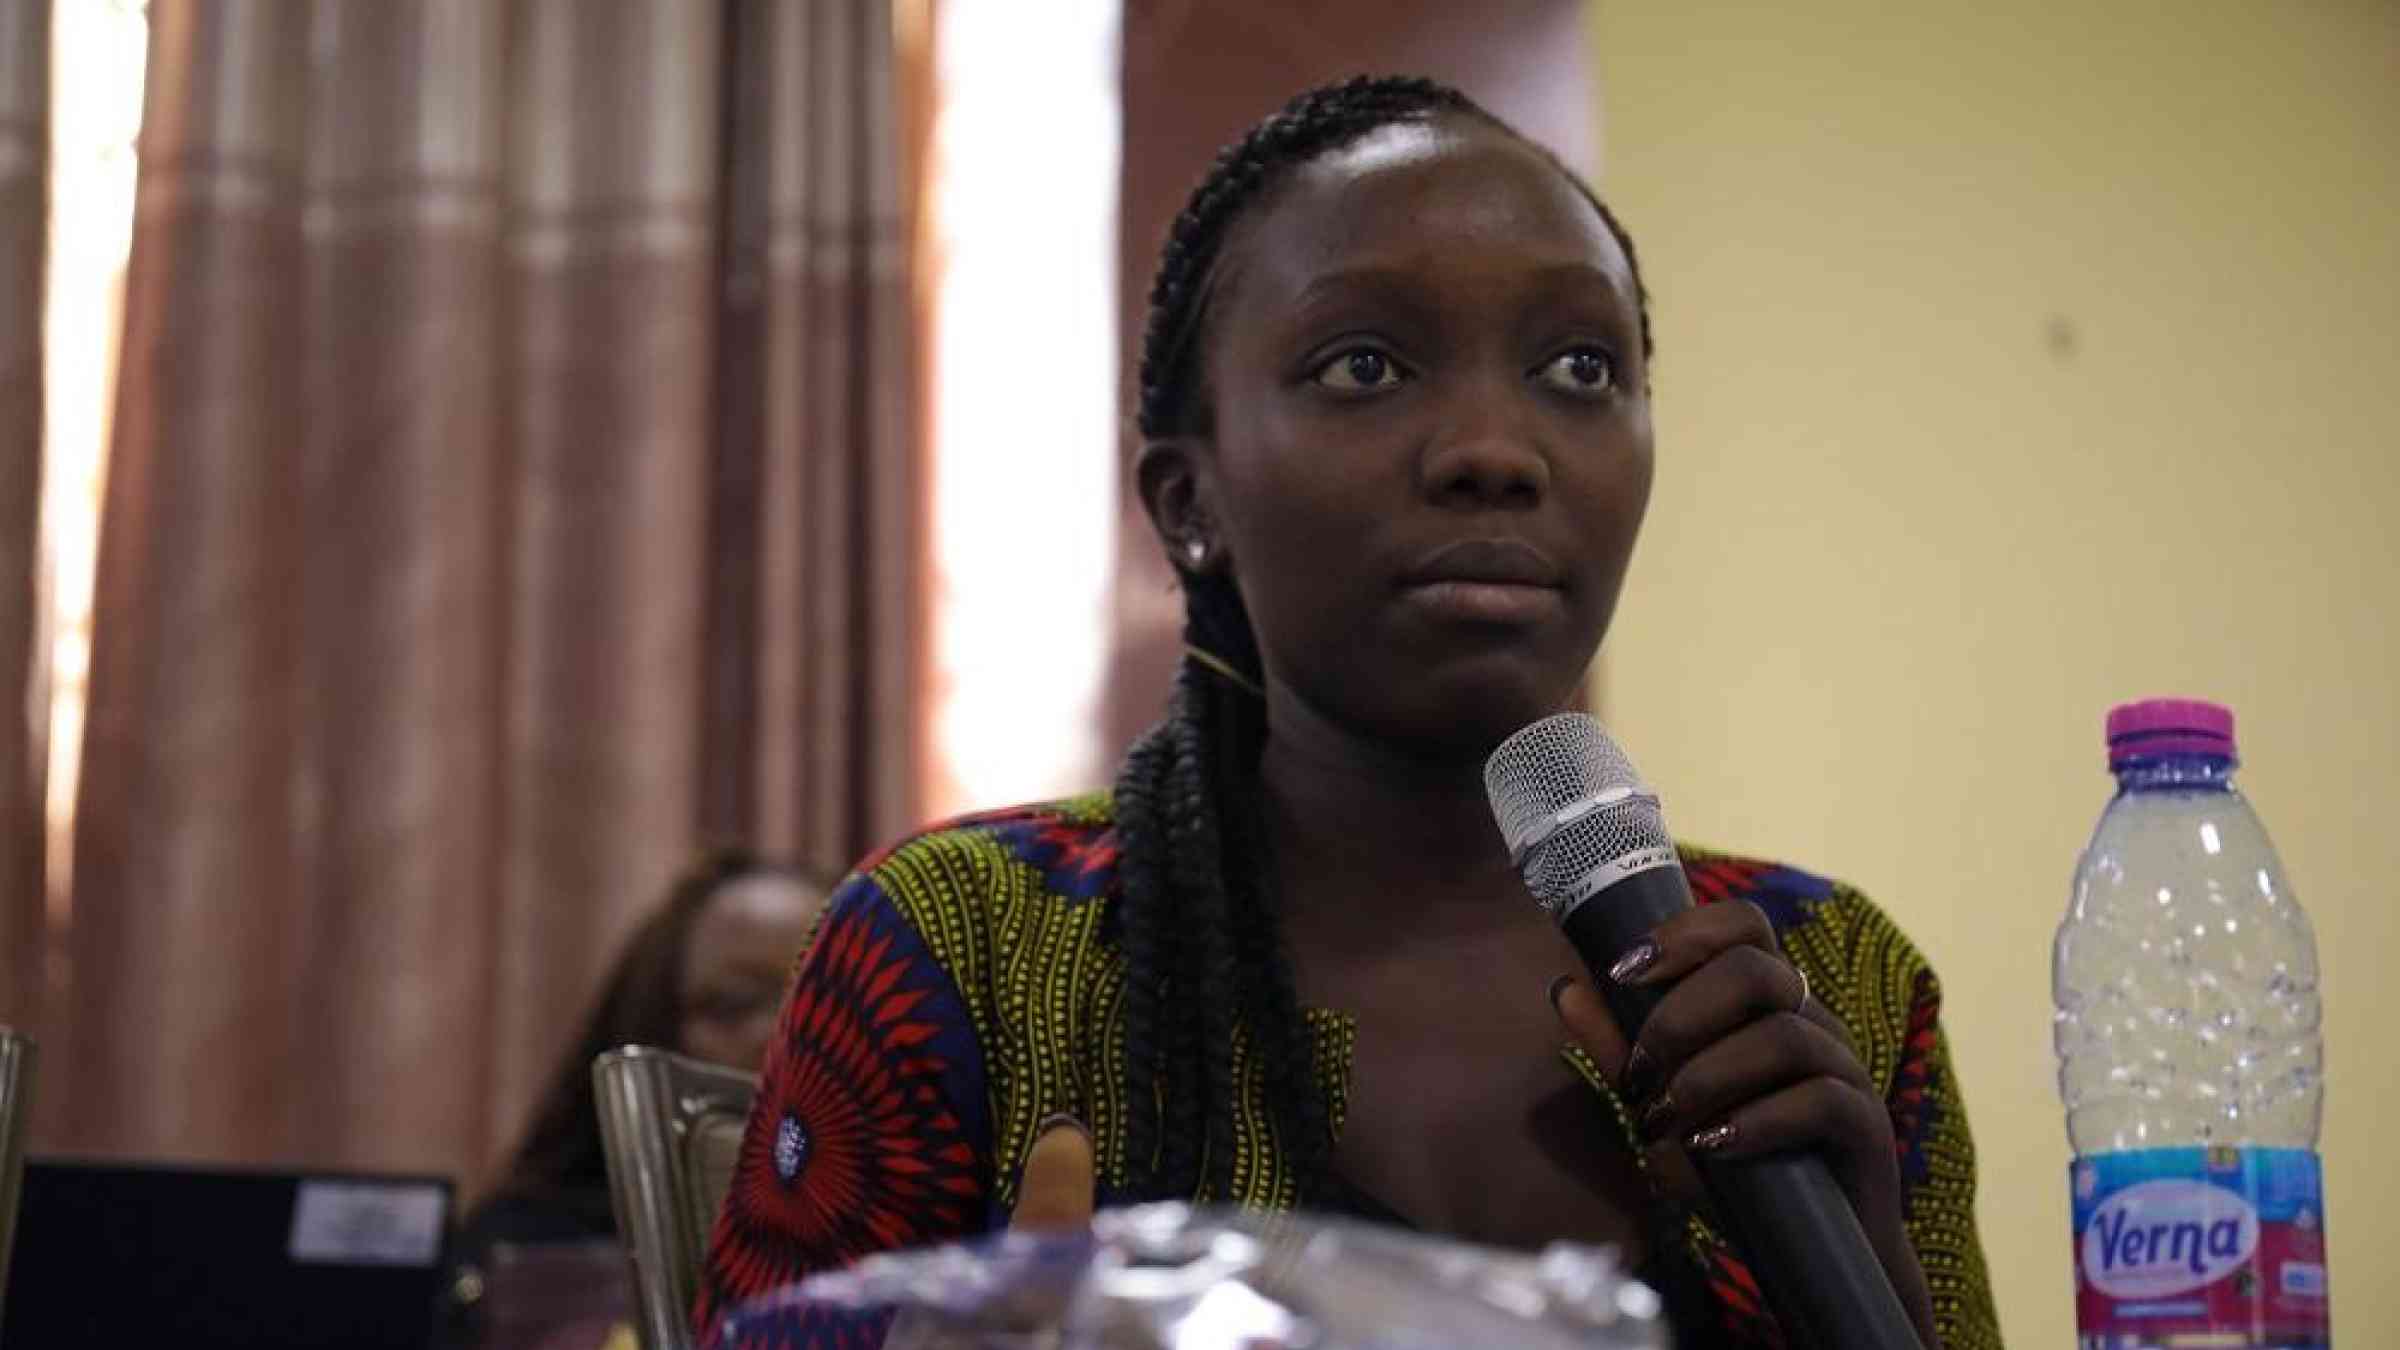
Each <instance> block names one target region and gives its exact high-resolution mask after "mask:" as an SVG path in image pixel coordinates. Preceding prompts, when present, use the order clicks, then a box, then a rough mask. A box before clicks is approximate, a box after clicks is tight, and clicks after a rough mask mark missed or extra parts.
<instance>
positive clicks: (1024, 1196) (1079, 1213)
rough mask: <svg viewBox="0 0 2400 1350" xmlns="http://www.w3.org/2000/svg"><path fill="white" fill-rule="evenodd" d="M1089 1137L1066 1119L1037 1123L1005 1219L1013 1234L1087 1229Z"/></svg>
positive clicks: (1091, 1190) (1092, 1181)
mask: <svg viewBox="0 0 2400 1350" xmlns="http://www.w3.org/2000/svg"><path fill="white" fill-rule="evenodd" d="M1097 1172H1098V1168H1097V1166H1096V1165H1095V1163H1094V1162H1093V1159H1092V1136H1091V1135H1090V1134H1089V1133H1087V1132H1086V1131H1085V1130H1084V1128H1083V1122H1082V1121H1079V1120H1076V1119H1075V1118H1073V1117H1072V1116H1053V1117H1051V1118H1050V1119H1048V1120H1046V1121H1044V1122H1042V1125H1041V1131H1040V1133H1039V1134H1037V1135H1036V1136H1035V1137H1034V1141H1033V1152H1032V1153H1031V1154H1030V1155H1028V1156H1027V1157H1026V1159H1025V1176H1024V1179H1023V1180H1021V1181H1020V1182H1018V1183H1017V1207H1016V1209H1015V1210H1014V1211H1012V1212H1011V1213H1010V1214H1009V1216H1008V1226H1009V1229H1010V1230H1011V1231H1013V1232H1030V1233H1056V1232H1072V1231H1074V1230H1076V1229H1081V1228H1088V1227H1090V1226H1091V1222H1092V1205H1093V1203H1094V1197H1095V1196H1096V1195H1097V1194H1098V1191H1099V1184H1098V1180H1097Z"/></svg>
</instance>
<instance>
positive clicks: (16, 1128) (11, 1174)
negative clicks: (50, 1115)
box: [0, 1027, 34, 1298]
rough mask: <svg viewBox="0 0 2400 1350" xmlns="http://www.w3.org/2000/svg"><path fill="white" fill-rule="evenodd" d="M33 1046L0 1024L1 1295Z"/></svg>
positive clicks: (13, 1230) (12, 1236)
mask: <svg viewBox="0 0 2400 1350" xmlns="http://www.w3.org/2000/svg"><path fill="white" fill-rule="evenodd" d="M33 1063H34V1046H33V1041H32V1040H31V1038H29V1037H25V1036H20V1035H18V1034H17V1033H16V1032H13V1031H10V1030H9V1029H8V1028H6V1027H0V1298H4V1297H5V1296H6V1295H7V1292H8V1254H9V1251H10V1250H11V1249H12V1248H13V1247H14V1246H15V1244H16V1239H17V1195H18V1190H19V1188H20V1187H21V1186H22V1185H23V1183H24V1180H25V1131H26V1129H27V1127H28V1125H29V1124H30V1122H31V1121H32V1118H33Z"/></svg>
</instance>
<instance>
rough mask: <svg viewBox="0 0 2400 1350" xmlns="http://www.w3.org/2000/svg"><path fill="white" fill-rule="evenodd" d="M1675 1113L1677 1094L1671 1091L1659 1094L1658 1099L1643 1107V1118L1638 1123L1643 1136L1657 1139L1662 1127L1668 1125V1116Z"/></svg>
mask: <svg viewBox="0 0 2400 1350" xmlns="http://www.w3.org/2000/svg"><path fill="white" fill-rule="evenodd" d="M1674 1114H1675V1094H1674V1093H1673V1092H1671V1091H1670V1092H1662V1093H1660V1094H1658V1100H1657V1101H1654V1102H1652V1103H1650V1104H1649V1105H1648V1106H1645V1107H1643V1108H1642V1118H1641V1120H1640V1122H1639V1124H1638V1128H1639V1129H1640V1130H1641V1133H1642V1137H1643V1138H1644V1139H1656V1138H1657V1137H1658V1135H1659V1131H1660V1129H1661V1128H1662V1127H1663V1126H1665V1125H1666V1123H1667V1117H1669V1116H1672V1115H1674Z"/></svg>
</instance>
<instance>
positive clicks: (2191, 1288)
mask: <svg viewBox="0 0 2400 1350" xmlns="http://www.w3.org/2000/svg"><path fill="white" fill-rule="evenodd" d="M2108 763H2109V769H2110V771H2111V772H2112V773H2114V774H2115V775H2116V779H2117V793H2116V796H2115V797H2114V798H2113V799H2112V800H2111V801H2110V802H2109V804H2108V809H2107V810H2105V811H2103V812H2102V813H2101V815H2100V824H2099V826H2098V827H2097V828H2096V829H2094V830H2093V832H2092V842H2091V844H2090V846H2089V847H2088V848H2086V849H2085V850H2084V854H2083V861H2082V863H2081V865H2080V866H2078V867H2077V868H2076V871H2075V892H2074V896H2073V899H2072V900H2071V901H2070V902H2069V904H2068V906H2067V917H2066V921H2065V922H2063V923H2061V924H2060V925H2059V928H2058V939H2057V942H2056V944H2055V946H2054V947H2053V949H2052V965H2051V987H2052V993H2053V996H2054V998H2055V1002H2056V1007H2057V1013H2056V1016H2055V1018H2054V1021H2053V1028H2052V1030H2053V1035H2054V1037H2055V1044H2056V1047H2057V1050H2058V1086H2059V1094H2060V1096H2061V1097H2062V1098H2063V1099H2064V1101H2065V1103H2066V1108H2067V1134H2068V1137H2069V1139H2070V1140H2071V1141H2072V1142H2073V1144H2074V1146H2075V1162H2074V1163H2073V1164H2072V1167H2071V1169H2070V1184H2071V1186H2072V1190H2073V1195H2074V1215H2075V1270H2076V1322H2077V1326H2078V1328H2079V1334H2080V1345H2081V1346H2082V1350H2132V1348H2133V1347H2166V1346H2187V1345H2188V1346H2203V1345H2205V1346H2275V1347H2327V1346H2330V1345H2331V1344H2332V1333H2331V1330H2330V1326H2331V1319H2330V1316H2329V1311H2328V1308H2329V1305H2328V1299H2327V1291H2326V1269H2325V1207H2324V1191H2323V1186H2322V1181H2321V1173H2320V1170H2319V1166H2318V1159H2317V1152H2316V1146H2317V1127H2318V1122H2319V1120H2320V1118H2321V1116H2322V1114H2323V1109H2324V1092H2325V1078H2324V1049H2323V1045H2322V1043H2321V1042H2320V1040H2319V1037H2318V1023H2319V1004H2318V993H2317V948H2316V937H2315V935H2314V934H2313V933H2312V932H2311V931H2310V928H2309V924H2308V918H2307V916H2306V915H2304V914H2302V913H2301V912H2300V905H2299V902H2298V901H2296V900H2294V899H2293V897H2292V892H2291V888H2290V887H2289V886H2287V885H2286V884H2285V882H2284V879H2283V866H2282V864H2281V863H2280V862H2278V861H2277V860H2276V857H2275V847H2274V845H2273V844H2271V843H2269V842H2268V840H2267V832H2266V828H2265V827H2264V826H2262V825H2261V824H2260V823H2259V819H2258V817H2257V815H2256V814H2254V813H2253V812H2252V811H2251V809H2250V803H2249V802H2248V801H2246V800H2244V799H2243V797H2242V794H2241V793H2240V792H2238V791H2236V790H2235V788H2234V785H2233V770H2234V766H2235V764H2236V763H2237V760H2236V758H2235V752H2234V739H2233V714H2232V713H2230V712H2228V711H2227V710H2226V709H2224V708H2222V707H2219V706H2217V705H2216V704H2213V703H2201V702H2196V701H2191V700H2184V699H2152V700H2148V701H2145V702H2140V703H2129V704H2126V705H2124V706H2122V707H2119V708H2116V709H2114V710H2112V711H2111V712H2110V713H2109V715H2108Z"/></svg>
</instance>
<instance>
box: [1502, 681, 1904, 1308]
mask: <svg viewBox="0 0 2400 1350" xmlns="http://www.w3.org/2000/svg"><path fill="white" fill-rule="evenodd" d="M1483 783H1484V790H1485V792H1486V793H1487V794H1488V795H1489V796H1490V798H1491V803H1492V815H1493V816H1494V817H1495V818H1496V819H1497V820H1498V821H1499V824H1500V834H1501V836H1502V838H1504V839H1506V840H1507V842H1508V855H1509V861H1510V863H1511V864H1512V865H1513V866H1515V867H1516V868H1517V870H1518V873H1519V874H1520V875H1522V876H1523V877H1524V878H1525V886H1526V889H1528V890H1530V891H1532V892H1533V898H1534V900H1535V901H1536V902H1538V903H1539V904H1540V905H1541V907H1542V908H1543V909H1544V910H1545V911H1547V912H1548V913H1549V915H1550V917H1551V918H1552V919H1554V920H1556V921H1557V923H1558V926H1559V927H1560V929H1562V930H1563V931H1564V932H1565V933H1566V935H1567V941H1568V942H1569V943H1571V944H1573V945H1574V948H1575V952H1576V954H1577V955H1578V956H1581V957H1582V958H1583V963H1584V965H1585V966H1587V967H1589V968H1590V970H1591V973H1592V984H1593V987H1594V988H1596V989H1598V990H1599V991H1600V994H1601V997H1602V998H1604V999H1605V1000H1606V1001H1607V1003H1608V1010H1609V1011H1610V1012H1611V1013H1613V1014H1614V1015H1615V1016H1616V1019H1617V1025H1618V1026H1619V1027H1620V1028H1622V1029H1623V1030H1624V1032H1625V1034H1626V1035H1627V1036H1628V1037H1631V1036H1634V1035H1636V1034H1638V1033H1639V1032H1640V1031H1641V1028H1642V1023H1643V1022H1644V1021H1645V1020H1647V1019H1648V1018H1649V1016H1650V1011H1651V1009H1653V1008H1655V1007H1657V1006H1658V1003H1659V1000H1660V999H1662V998H1664V997H1665V996H1666V992H1667V991H1666V990H1664V989H1659V988H1639V989H1629V988H1625V987H1623V986H1621V985H1619V984H1617V983H1616V982H1615V981H1613V980H1611V979H1609V978H1608V977H1607V974H1606V972H1607V970H1608V968H1609V967H1610V966H1611V965H1613V964H1614V963H1615V962H1616V959H1617V958H1618V957H1619V956H1620V955H1622V954H1623V953H1624V952H1625V950H1626V949H1627V948H1630V947H1631V946H1633V944H1634V943H1635V942H1637V941H1639V940H1640V939H1641V938H1642V937H1643V936H1644V935H1645V934H1647V933H1648V932H1649V931H1650V930H1651V929H1652V928H1655V927H1657V926H1658V925H1659V924H1660V923H1661V922H1663V921H1665V920H1667V919H1669V918H1671V917H1673V916H1674V915H1676V914H1678V913H1681V912H1682V911H1684V910H1687V909H1690V908H1691V907H1692V893H1691V888H1690V886H1689V884H1688V883H1687V882H1686V881H1685V879H1684V875H1683V864H1682V863H1681V862H1680V861H1679V860H1678V859H1677V858H1676V855H1675V842H1674V841H1673V840H1672V839H1670V838H1668V837H1667V823H1666V816H1665V815H1664V814H1663V813H1662V812H1661V811H1660V810H1659V804H1658V797H1657V795H1656V794H1654V793H1652V792H1651V791H1650V790H1649V789H1648V788H1647V787H1645V786H1644V785H1643V783H1642V780H1641V778H1640V776H1639V775H1638V774H1636V773H1635V772H1634V769H1633V763H1632V761H1631V760H1628V759H1627V758H1626V757H1625V752H1624V751H1623V750H1620V749H1618V748H1617V744H1616V742H1615V741H1613V740H1610V739H1609V736H1608V733H1607V732H1605V731H1603V730H1601V729H1600V724H1599V723H1598V722H1596V721H1594V720H1592V718H1591V717H1590V716H1588V715H1586V714H1584V713H1574V712H1570V713H1559V714H1557V715H1556V716H1553V717H1545V718H1543V719H1542V720H1541V721H1538V722H1535V723H1534V724H1532V725H1531V726H1528V727H1525V728H1524V729H1522V730H1520V731H1518V732H1517V733H1516V734H1515V735H1512V736H1510V737H1509V738H1508V739H1507V740H1505V741H1502V742H1501V743H1500V748H1499V749H1497V750H1494V751H1493V752H1492V756H1491V759H1490V760H1489V761H1487V762H1486V763H1485V764H1484V769H1483ZM1698 1162H1699V1166H1700V1174H1701V1178H1702V1180H1703V1181H1704V1182H1706V1184H1707V1186H1708V1193H1709V1197H1710V1198H1711V1199H1712V1200H1714V1201H1715V1202H1716V1206H1717V1209H1718V1211H1719V1213H1721V1214H1722V1215H1723V1216H1724V1218H1725V1219H1726V1221H1727V1225H1728V1226H1729V1227H1730V1228H1731V1229H1732V1232H1731V1234H1730V1236H1731V1237H1732V1238H1733V1241H1734V1244H1735V1246H1737V1247H1738V1248H1740V1249H1741V1250H1742V1251H1743V1252H1744V1253H1745V1254H1747V1255H1748V1256H1749V1258H1750V1260H1751V1262H1752V1263H1753V1264H1754V1265H1755V1266H1756V1267H1757V1274H1758V1277H1759V1282H1760V1283H1761V1284H1762V1285H1763V1286H1765V1289H1766V1294H1767V1301H1768V1303H1769V1305H1770V1306H1772V1307H1773V1308H1774V1310H1775V1320H1776V1321H1777V1322H1779V1323H1781V1324H1782V1326H1783V1329H1784V1332H1785V1334H1786V1335H1787V1336H1788V1337H1789V1338H1790V1339H1791V1341H1792V1344H1794V1345H1796V1346H1820V1347H1834V1346H1838V1347H1841V1348H1842V1350H1924V1347H1923V1345H1922V1344H1921V1343H1920V1342H1919V1341H1918V1339H1917V1332H1916V1326H1915V1324H1914V1323H1913V1322H1912V1321H1910V1319H1909V1316H1908V1313H1907V1311H1906V1310H1905V1309H1904V1308H1902V1307H1901V1305H1900V1296H1899V1295H1898V1294H1896V1293H1894V1292H1893V1290H1892V1283H1891V1280H1890V1278H1889V1277H1887V1276H1886V1275H1885V1274H1884V1271H1883V1263H1882V1262H1881V1261H1878V1260H1877V1259H1876V1257H1875V1249H1874V1248H1873V1247H1872V1246H1870V1245H1869V1244H1868V1242H1867V1234H1866V1230H1865V1229H1864V1228H1861V1227H1860V1226H1859V1222H1858V1215H1857V1214H1856V1213H1854V1212H1853V1211H1852V1210H1851V1208H1850V1202H1849V1200H1848V1198H1846V1197H1845V1196H1844V1195H1843V1194H1842V1189H1841V1187H1840V1185H1838V1184H1837V1183H1836V1182H1835V1181H1834V1179H1833V1173H1832V1172H1831V1171H1830V1170H1828V1169H1827V1167H1826V1166H1825V1162H1824V1160H1823V1159H1821V1158H1819V1157H1817V1156H1816V1155H1814V1154H1809V1153H1777V1154H1769V1155H1767V1156H1764V1157H1759V1158H1740V1159H1728V1158H1711V1157H1707V1156H1705V1155H1703V1156H1701V1157H1700V1158H1699V1159H1698Z"/></svg>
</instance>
